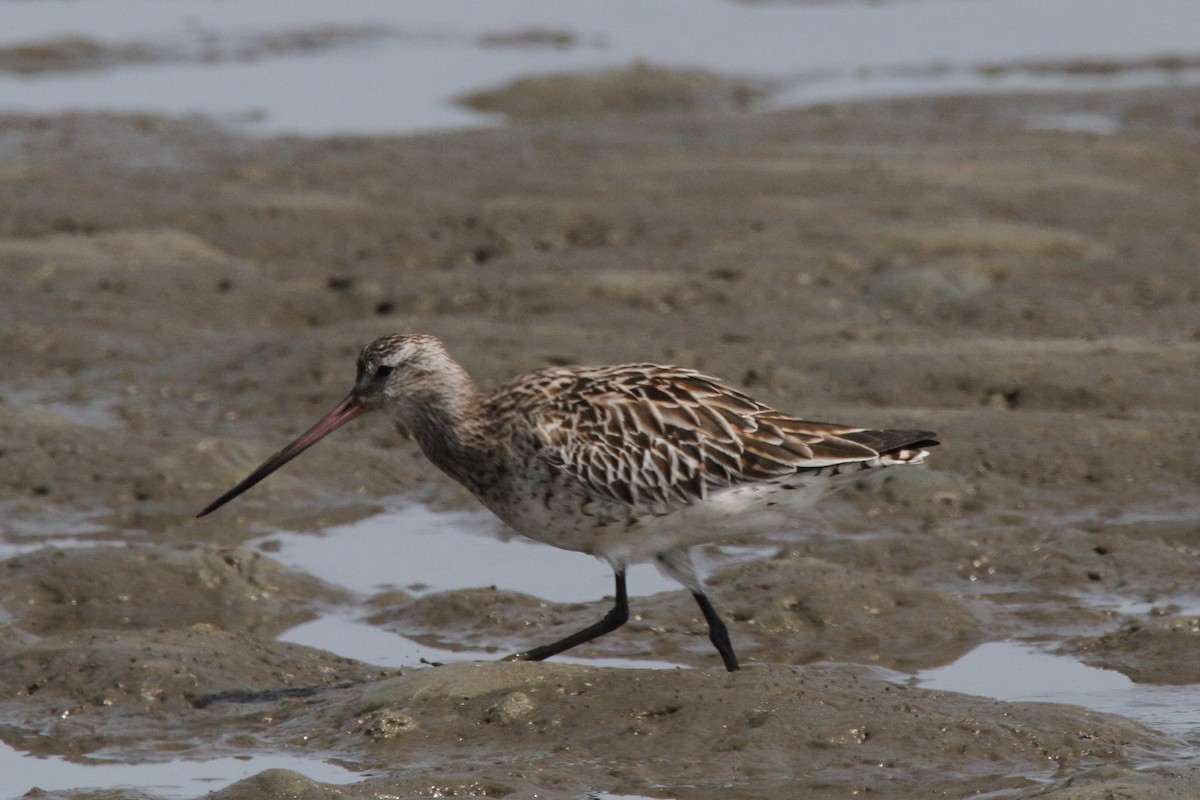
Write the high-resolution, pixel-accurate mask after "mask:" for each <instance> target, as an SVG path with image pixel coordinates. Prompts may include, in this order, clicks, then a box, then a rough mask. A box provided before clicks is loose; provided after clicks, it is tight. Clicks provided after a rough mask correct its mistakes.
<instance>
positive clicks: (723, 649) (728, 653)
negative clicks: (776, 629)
mask: <svg viewBox="0 0 1200 800" xmlns="http://www.w3.org/2000/svg"><path fill="white" fill-rule="evenodd" d="M654 562H655V563H656V564H657V565H658V568H659V570H660V571H661V572H662V573H663V574H664V575H666V576H667V577H670V578H674V579H675V580H677V581H679V582H680V583H682V584H683V585H684V586H686V587H687V588H688V591H690V592H691V593H692V597H694V598H696V603H697V604H698V605H699V606H700V611H702V612H703V613H704V621H705V622H707V623H708V640H709V641H710V642H712V643H713V646H714V647H716V648H717V652H718V653H720V654H721V660H722V661H724V662H725V669H727V670H729V671H730V672H734V671H736V670H737V669H738V660H737V655H735V654H734V652H733V644H732V643H731V642H730V641H729V631H728V630H727V629H726V628H725V623H724V622H722V621H721V616H720V615H719V614H717V610H716V609H715V608H713V605H712V603H710V602H709V601H708V595H707V594H705V593H704V581H702V580H700V576H699V575H698V574H697V573H696V566H695V564H693V563H692V556H691V554H690V553H689V552H688V551H687V549H686V548H680V549H678V550H667V551H666V552H663V553H659V554H658V555H657V556H655V557H654Z"/></svg>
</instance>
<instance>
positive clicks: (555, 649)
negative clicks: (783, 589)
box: [504, 570, 737, 669]
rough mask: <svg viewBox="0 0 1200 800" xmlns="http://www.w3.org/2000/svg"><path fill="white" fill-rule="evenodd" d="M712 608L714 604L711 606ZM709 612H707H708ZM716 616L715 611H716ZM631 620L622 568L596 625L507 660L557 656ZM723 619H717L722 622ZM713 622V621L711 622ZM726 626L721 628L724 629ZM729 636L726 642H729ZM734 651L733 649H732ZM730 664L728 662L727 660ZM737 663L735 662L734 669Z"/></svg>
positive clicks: (533, 659) (532, 659)
mask: <svg viewBox="0 0 1200 800" xmlns="http://www.w3.org/2000/svg"><path fill="white" fill-rule="evenodd" d="M709 608H710V609H711V608H712V606H709ZM706 614H707V612H706ZM714 617H715V612H714ZM628 620H629V596H628V595H627V594H626V593H625V571H624V570H621V571H620V572H618V573H617V602H616V604H615V605H613V607H612V610H611V611H609V612H608V613H607V614H605V615H604V619H602V620H600V621H599V622H597V623H596V624H595V625H589V626H588V627H586V628H584V629H583V630H581V631H579V633H573V634H571V635H570V636H568V637H566V638H565V639H559V640H558V641H557V642H553V643H551V644H547V645H543V646H541V647H535V648H533V649H532V650H526V651H525V652H524V653H513V654H512V655H511V656H508V657H507V658H505V659H504V660H505V661H544V660H545V659H547V658H549V657H550V656H556V655H558V654H559V653H561V652H563V651H564V650H570V649H571V648H572V647H575V646H576V645H580V644H583V643H584V642H590V641H591V640H592V639H597V638H599V637H601V636H603V635H604V634H606V633H612V632H613V631H615V630H616V629H617V628H619V627H621V626H622V625H624V624H625V623H626V622H627V621H628ZM720 622H721V620H719V619H718V620H717V624H720ZM710 624H711V623H710ZM724 629H725V628H724V626H721V630H722V631H724ZM728 641H729V639H728V636H727V637H726V642H727V643H728ZM731 652H732V651H731ZM726 664H727V665H728V662H726ZM736 668H737V664H736V663H735V664H734V669H736Z"/></svg>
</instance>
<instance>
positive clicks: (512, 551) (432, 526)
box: [250, 504, 774, 669]
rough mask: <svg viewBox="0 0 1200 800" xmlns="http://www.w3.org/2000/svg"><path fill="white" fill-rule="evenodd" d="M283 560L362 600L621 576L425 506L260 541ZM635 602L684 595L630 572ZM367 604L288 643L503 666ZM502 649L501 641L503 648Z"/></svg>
mask: <svg viewBox="0 0 1200 800" xmlns="http://www.w3.org/2000/svg"><path fill="white" fill-rule="evenodd" d="M250 544H251V546H257V547H258V548H259V549H261V550H264V551H266V552H268V553H269V554H270V556H271V557H272V558H274V559H276V560H277V561H280V562H281V563H283V564H285V565H287V566H288V567H290V568H292V569H295V570H298V571H301V572H305V573H307V574H309V575H313V576H315V577H318V578H320V579H322V580H324V581H327V582H329V583H332V584H336V585H338V586H342V587H344V588H347V589H350V590H352V591H354V592H358V593H361V594H368V595H369V594H374V593H377V592H381V591H387V590H390V589H403V590H405V591H407V592H410V593H412V594H416V595H422V594H428V593H430V592H439V591H448V590H453V589H468V588H476V587H480V586H495V587H496V588H498V589H502V590H509V591H516V592H523V593H525V594H528V595H532V596H534V597H539V598H541V599H543V600H549V601H551V602H558V603H578V602H592V601H596V600H600V599H601V598H604V597H608V596H611V595H612V592H613V576H612V570H610V569H609V568H608V566H607V565H606V564H604V563H602V562H600V561H599V560H597V559H595V558H592V557H591V556H587V555H584V554H582V553H575V552H572V551H568V550H559V549H556V548H553V547H550V546H548V545H544V544H539V543H537V542H531V541H528V540H526V539H524V538H522V537H520V536H515V535H511V536H510V535H508V534H506V533H505V531H504V529H503V528H502V526H501V525H500V523H498V522H497V521H496V520H495V518H493V517H492V516H491V515H490V514H488V513H487V512H482V511H481V512H470V513H468V512H457V513H447V512H437V511H433V510H431V509H429V508H427V507H425V506H422V505H419V504H408V505H404V506H402V507H400V508H397V509H395V510H392V511H389V512H387V513H384V514H379V515H377V516H374V517H371V518H368V519H365V520H361V521H359V522H355V523H353V524H350V525H339V526H336V527H333V528H329V529H327V530H326V531H324V532H322V533H318V534H300V533H279V534H274V535H271V536H268V537H265V538H263V539H259V540H257V541H256V542H251V543H250ZM772 552H774V548H755V547H739V546H732V547H723V548H706V549H705V553H706V555H705V557H704V558H702V559H698V560H699V561H700V563H701V566H702V569H703V570H704V571H706V572H707V571H709V570H711V568H712V566H713V565H714V564H716V563H730V562H734V561H745V560H748V559H751V558H755V557H759V556H762V555H764V554H769V553H772ZM627 583H628V586H629V594H630V596H631V597H635V598H636V597H639V596H647V595H651V594H657V593H659V592H664V591H684V589H683V587H682V586H680V585H679V584H677V583H675V581H673V580H671V579H669V578H666V577H663V576H662V575H661V574H660V573H659V572H658V570H657V569H656V568H655V567H653V566H652V565H650V564H637V565H634V566H633V567H631V568H630V569H629V570H628V571H627ZM633 605H634V606H635V607H636V602H635V603H634V604H633ZM365 613H366V612H364V611H363V610H362V609H361V608H359V609H354V610H347V609H344V608H342V609H331V610H330V611H329V612H327V613H325V614H323V615H322V616H320V617H318V618H317V619H315V620H312V621H310V622H306V623H304V624H302V625H298V626H296V627H295V628H291V629H290V630H288V631H286V632H285V633H284V634H283V635H282V636H280V637H279V639H280V640H281V641H285V642H291V643H294V644H303V645H307V646H309V647H319V648H321V649H324V650H329V651H330V652H333V653H337V654H338V655H340V656H345V657H348V658H354V659H357V660H360V661H365V662H367V663H369V664H376V665H379V666H384V667H408V668H411V667H415V666H419V665H420V664H421V663H422V660H424V661H432V662H443V663H444V662H452V661H472V660H485V661H491V660H495V659H496V658H497V657H498V656H500V655H503V654H502V653H500V652H476V651H458V650H454V651H451V650H442V649H439V648H434V647H428V646H425V645H422V644H418V643H417V642H414V641H412V640H410V639H406V638H405V637H403V636H400V635H398V634H395V633H392V632H389V631H385V630H383V629H381V628H378V627H376V626H374V625H370V624H368V623H366V622H363V621H361V619H359V617H360V616H363V615H365ZM498 644H499V642H498ZM555 660H557V661H566V662H570V663H577V664H592V665H598V666H600V665H602V666H608V667H628V668H636V669H673V668H676V667H679V666H680V665H678V664H674V663H669V662H659V661H647V660H640V659H639V660H633V659H619V658H605V659H583V658H573V657H570V656H565V655H564V656H558V657H556V659H555Z"/></svg>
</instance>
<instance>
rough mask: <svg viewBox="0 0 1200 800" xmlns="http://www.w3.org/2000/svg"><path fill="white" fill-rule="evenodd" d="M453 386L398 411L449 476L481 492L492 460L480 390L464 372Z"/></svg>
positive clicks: (426, 453) (419, 442)
mask: <svg viewBox="0 0 1200 800" xmlns="http://www.w3.org/2000/svg"><path fill="white" fill-rule="evenodd" d="M462 378H463V381H462V382H460V383H459V385H457V386H455V387H454V388H453V390H450V391H446V392H440V393H437V394H436V395H432V396H430V397H427V398H422V399H420V400H418V401H417V402H416V403H415V404H414V405H413V406H411V407H410V408H409V409H407V412H408V413H400V414H398V417H399V421H400V422H401V424H403V425H404V427H405V428H407V429H408V431H409V432H410V433H411V434H412V436H413V438H415V439H416V440H417V444H419V445H420V447H421V451H422V452H423V453H424V454H425V457H426V458H428V459H429V460H430V461H432V462H433V463H434V464H435V465H436V466H437V467H438V468H439V469H441V470H442V471H443V472H445V473H446V474H447V475H449V476H450V477H452V478H454V479H455V480H456V481H458V482H459V483H461V484H462V485H463V486H465V487H467V488H468V489H470V490H471V491H472V492H474V493H475V494H479V492H480V490H481V489H482V488H483V485H484V483H486V481H487V480H488V477H487V476H486V475H484V474H483V471H484V470H486V469H487V465H490V464H493V463H494V461H493V459H492V458H491V457H490V454H489V452H488V447H487V436H486V419H485V418H484V414H483V410H482V401H481V398H480V395H479V392H478V391H477V390H476V388H475V385H474V383H473V382H471V379H470V378H469V377H467V376H466V375H465V374H464V375H462Z"/></svg>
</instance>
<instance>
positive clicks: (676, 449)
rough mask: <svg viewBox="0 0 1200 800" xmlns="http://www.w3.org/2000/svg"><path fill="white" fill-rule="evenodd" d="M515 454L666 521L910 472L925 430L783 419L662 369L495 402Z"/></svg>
mask: <svg viewBox="0 0 1200 800" xmlns="http://www.w3.org/2000/svg"><path fill="white" fill-rule="evenodd" d="M486 404H487V406H488V407H489V416H490V418H491V419H493V420H495V422H496V424H497V425H498V426H500V427H501V428H503V429H504V437H505V438H507V439H508V440H509V441H510V442H511V443H512V446H513V447H515V448H516V449H519V450H522V451H524V452H525V454H526V456H527V457H530V458H533V459H535V460H536V461H537V462H540V464H541V465H543V466H544V468H545V469H546V470H547V472H548V473H549V474H552V475H554V476H556V477H557V478H558V479H559V480H561V481H563V482H564V483H567V484H573V485H575V486H576V488H577V490H579V491H582V492H585V493H587V494H588V495H590V496H592V497H594V498H595V499H596V500H597V501H598V502H606V503H616V504H620V505H624V506H628V507H629V508H632V509H641V510H644V511H645V512H647V513H652V514H665V513H669V512H670V511H673V510H677V509H679V508H682V507H684V506H689V505H693V504H696V503H700V502H702V501H704V500H706V499H707V498H709V497H710V496H711V495H713V494H714V493H715V492H720V491H721V490H724V489H728V488H731V487H737V486H745V485H753V484H760V483H767V482H775V481H778V480H781V479H786V478H788V477H789V476H795V475H797V474H798V473H806V472H808V473H816V472H819V471H829V470H831V469H832V470H836V469H840V468H842V467H844V466H847V465H863V466H874V465H879V464H881V463H883V462H885V461H893V462H912V461H918V460H920V459H921V458H923V457H924V454H925V451H924V450H923V449H922V448H923V447H924V446H927V445H931V444H936V442H934V441H933V439H932V434H931V433H929V432H926V431H872V430H868V429H864V428H860V427H855V426H848V425H837V424H829V423H821V422H811V421H807V420H802V419H799V418H797V417H794V416H791V415H788V414H784V413H782V412H779V411H776V410H775V409H773V408H771V407H770V406H767V405H765V404H763V403H760V402H758V401H756V400H754V399H752V398H750V397H748V396H746V395H745V394H742V393H741V392H738V391H736V390H734V389H731V388H729V387H728V386H725V385H724V384H722V383H721V382H720V381H719V380H718V379H716V378H713V377H710V376H707V375H703V374H701V373H698V372H695V371H693V370H689V369H682V368H679V367H670V366H661V365H657V364H628V365H620V366H608V367H558V368H550V369H544V370H539V371H536V372H531V373H527V374H525V375H522V376H520V377H518V378H517V379H515V380H513V381H511V382H509V383H508V384H505V385H504V386H502V387H500V388H498V389H497V390H495V391H494V392H493V393H491V394H490V395H489V396H488V398H487V401H486Z"/></svg>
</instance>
